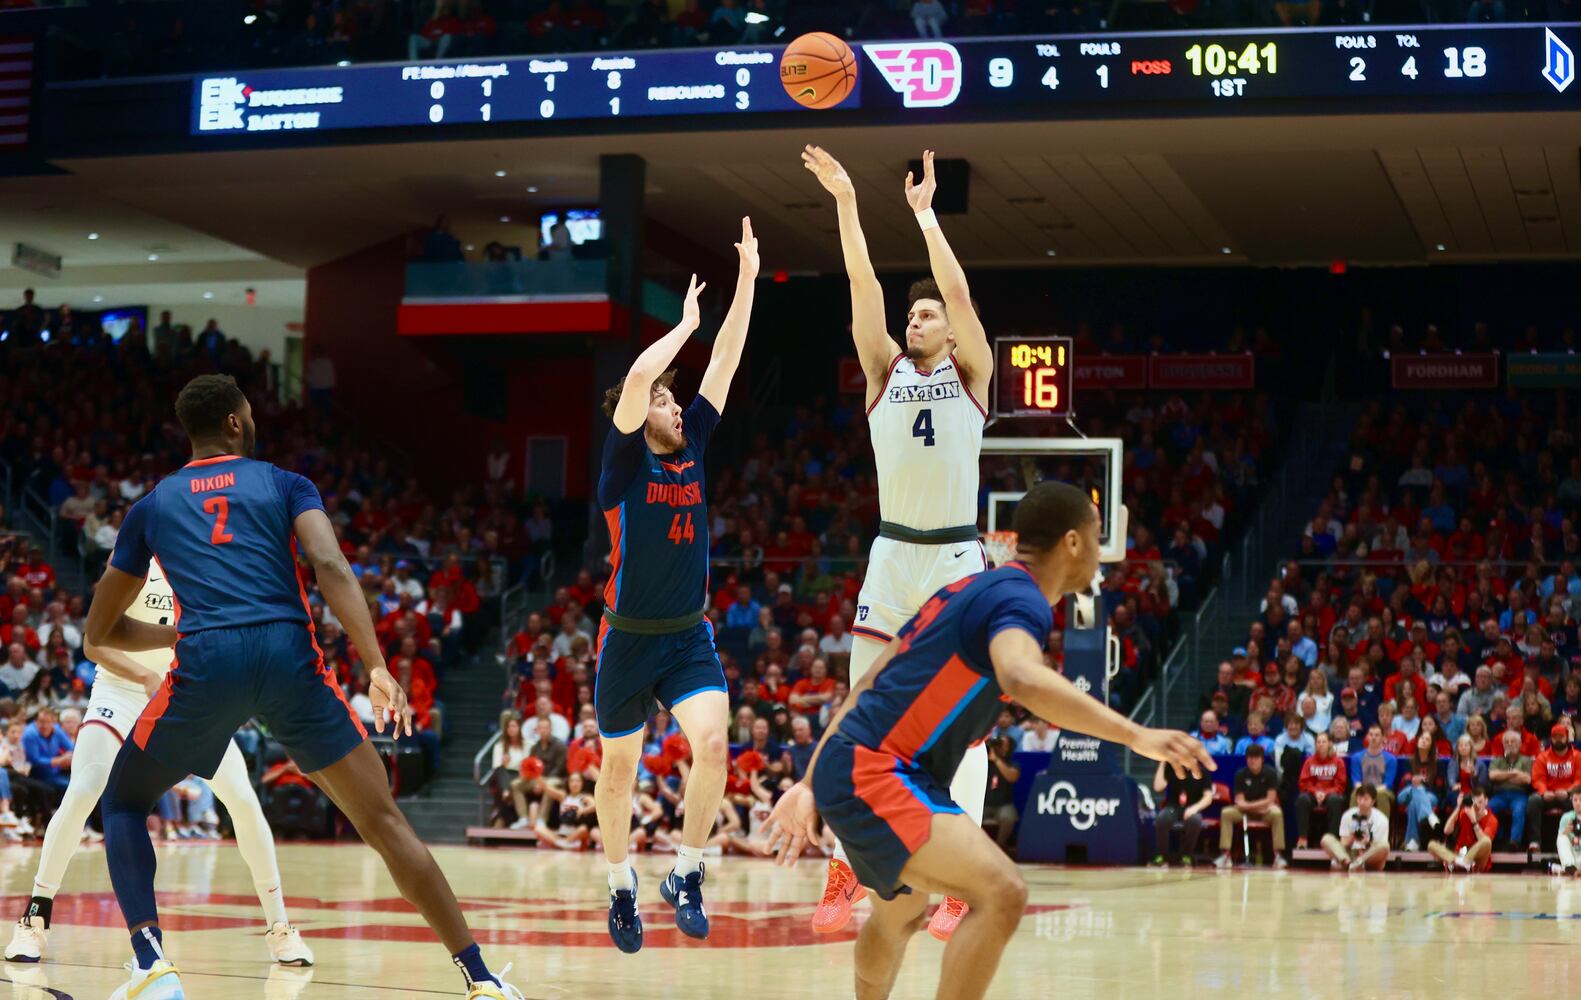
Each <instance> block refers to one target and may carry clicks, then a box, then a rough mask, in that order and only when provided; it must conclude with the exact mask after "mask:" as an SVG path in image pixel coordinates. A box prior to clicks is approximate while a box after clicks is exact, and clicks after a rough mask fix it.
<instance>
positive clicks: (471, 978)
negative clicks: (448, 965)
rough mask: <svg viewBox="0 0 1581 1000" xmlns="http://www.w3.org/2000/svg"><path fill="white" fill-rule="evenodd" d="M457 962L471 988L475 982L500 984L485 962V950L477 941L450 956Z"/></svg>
mask: <svg viewBox="0 0 1581 1000" xmlns="http://www.w3.org/2000/svg"><path fill="white" fill-rule="evenodd" d="M450 957H451V959H452V960H454V961H455V963H456V968H458V969H460V970H461V975H462V976H463V977H464V978H465V979H466V981H467V986H468V988H470V987H471V986H472V984H474V983H493V984H494V985H496V986H498V985H499V983H500V981H499V980H498V979H495V978H494V977H493V976H492V975H490V974H489V967H488V966H487V965H484V964H483V952H482V951H481V950H479V949H478V946H477V944H476V943H473V944H469V945H467V946H466V947H465V948H463V949H461V950H460V951H458V952H456V953H455V954H454V955H452V956H450Z"/></svg>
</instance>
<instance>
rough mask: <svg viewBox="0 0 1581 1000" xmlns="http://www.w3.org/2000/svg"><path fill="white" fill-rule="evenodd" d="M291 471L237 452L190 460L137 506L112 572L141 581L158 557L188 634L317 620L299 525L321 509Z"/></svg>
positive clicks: (178, 622) (313, 490)
mask: <svg viewBox="0 0 1581 1000" xmlns="http://www.w3.org/2000/svg"><path fill="white" fill-rule="evenodd" d="M323 509H324V502H323V500H321V499H320V498H319V495H318V488H317V487H315V486H314V485H313V483H312V482H311V481H309V480H308V479H306V478H304V477H302V476H299V475H297V474H296V473H294V472H287V471H285V470H284V469H280V468H277V467H275V466H273V465H270V464H269V463H268V462H257V461H253V460H252V459H249V458H242V457H241V456H239V455H217V456H215V457H213V458H203V459H198V460H196V461H193V462H189V463H187V464H186V465H185V466H183V467H182V468H180V469H178V470H177V471H176V472H174V473H172V474H171V475H169V476H167V477H166V478H165V479H163V480H162V481H161V482H160V483H159V485H158V486H156V487H155V488H154V489H153V490H152V491H150V492H149V493H148V495H147V496H145V497H143V498H142V499H141V500H139V501H137V503H135V504H133V505H132V509H131V510H130V511H129V512H127V515H126V521H125V522H124V523H123V524H122V525H121V531H120V534H119V535H118V536H117V538H116V541H115V554H114V555H112V556H111V557H110V565H111V566H114V567H115V568H116V569H118V570H120V571H121V572H123V573H129V574H131V575H132V576H135V577H137V578H139V579H142V578H143V577H145V576H147V575H148V567H149V563H150V562H151V561H152V560H153V559H154V558H155V557H158V559H159V565H160V566H161V567H162V568H163V569H164V573H165V577H166V579H167V580H168V581H169V584H170V589H171V592H172V593H173V594H174V602H173V603H174V609H173V610H174V620H173V621H172V622H171V623H170V624H172V625H174V626H175V627H176V628H177V629H179V630H180V632H181V634H182V635H191V634H193V633H196V632H202V631H205V630H207V629H213V628H236V627H238V626H243V625H261V624H264V623H266V622H280V621H290V622H300V623H302V624H304V625H306V624H307V623H308V622H309V621H310V620H311V618H310V616H309V612H308V605H307V594H306V591H304V590H303V588H302V583H301V580H300V578H299V577H298V576H297V566H296V542H295V535H294V533H293V532H294V527H293V526H294V523H295V521H296V518H297V516H298V515H300V514H301V513H303V512H304V511H308V510H323Z"/></svg>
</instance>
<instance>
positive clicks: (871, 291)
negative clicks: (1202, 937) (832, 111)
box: [801, 145, 900, 403]
mask: <svg viewBox="0 0 1581 1000" xmlns="http://www.w3.org/2000/svg"><path fill="white" fill-rule="evenodd" d="M801 162H802V165H803V166H804V167H806V168H807V170H808V171H809V172H810V173H811V174H812V175H813V176H814V177H816V178H818V183H819V184H821V185H823V188H824V190H825V191H828V192H829V193H830V194H832V195H834V204H835V209H836V210H837V212H838V213H839V218H840V251H841V253H842V254H843V255H844V256H845V273H846V277H848V278H849V279H850V281H851V337H852V339H853V340H855V341H856V354H857V357H858V358H859V359H861V362H862V370H863V371H864V372H865V373H866V374H867V387H868V395H869V396H870V397H871V396H876V395H877V394H878V393H879V392H880V391H882V388H883V384H884V378H885V377H886V376H887V375H888V374H889V363H890V362H891V361H894V360H895V355H897V354H899V353H900V348H899V347H897V346H896V345H895V342H894V340H892V339H890V336H889V332H888V330H887V329H886V328H885V325H884V290H883V288H881V287H880V286H879V284H878V273H877V272H875V271H874V270H873V261H872V259H871V258H870V257H869V256H868V254H867V237H866V236H865V235H864V234H863V233H862V220H861V219H860V218H858V217H857V214H856V187H855V185H853V184H852V183H851V176H850V175H849V174H847V173H846V172H845V167H843V166H841V165H840V161H839V160H836V159H835V158H834V157H832V156H830V155H829V153H828V152H827V151H826V150H824V149H823V148H822V147H820V146H811V145H809V146H805V147H803V148H802V151H801ZM868 402H869V403H871V402H872V399H871V398H870V399H869V400H868Z"/></svg>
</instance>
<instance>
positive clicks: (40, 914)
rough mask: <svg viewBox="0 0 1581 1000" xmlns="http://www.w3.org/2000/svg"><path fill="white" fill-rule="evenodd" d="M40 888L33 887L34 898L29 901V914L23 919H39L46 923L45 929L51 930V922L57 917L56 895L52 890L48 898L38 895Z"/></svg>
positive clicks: (25, 914) (24, 915)
mask: <svg viewBox="0 0 1581 1000" xmlns="http://www.w3.org/2000/svg"><path fill="white" fill-rule="evenodd" d="M38 890H39V887H38V886H37V885H35V886H34V887H33V898H32V899H30V900H28V904H27V912H26V913H24V914H23V915H22V916H23V917H37V918H38V919H40V920H42V921H44V929H45V930H49V920H50V918H51V917H53V916H54V915H55V898H54V896H55V894H54V891H53V890H51V892H50V894H49V895H48V896H40V895H38Z"/></svg>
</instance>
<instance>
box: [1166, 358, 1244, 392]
mask: <svg viewBox="0 0 1581 1000" xmlns="http://www.w3.org/2000/svg"><path fill="white" fill-rule="evenodd" d="M1256 374H1257V367H1256V361H1255V360H1254V359H1253V358H1252V355H1251V353H1250V352H1247V353H1245V354H1154V355H1151V356H1150V357H1149V358H1148V360H1147V382H1148V385H1149V386H1150V387H1151V388H1154V389H1250V388H1252V386H1253V383H1254V382H1255V380H1256Z"/></svg>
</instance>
